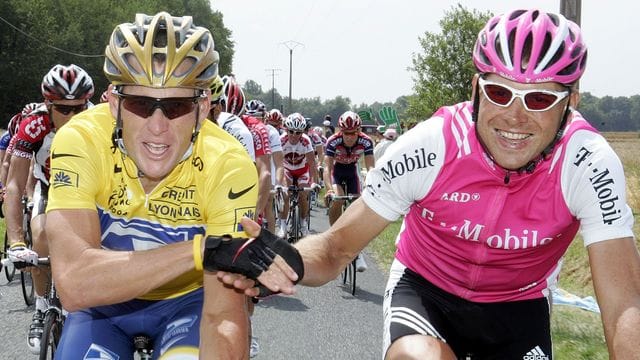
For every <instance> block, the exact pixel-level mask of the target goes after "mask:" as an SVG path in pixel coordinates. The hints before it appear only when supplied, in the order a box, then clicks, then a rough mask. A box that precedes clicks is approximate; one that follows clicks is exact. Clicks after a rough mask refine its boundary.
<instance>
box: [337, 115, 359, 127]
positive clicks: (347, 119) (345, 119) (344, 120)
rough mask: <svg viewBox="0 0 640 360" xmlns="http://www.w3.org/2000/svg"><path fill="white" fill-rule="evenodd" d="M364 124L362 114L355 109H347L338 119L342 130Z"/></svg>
mask: <svg viewBox="0 0 640 360" xmlns="http://www.w3.org/2000/svg"><path fill="white" fill-rule="evenodd" d="M360 125H362V120H360V115H358V114H356V113H355V112H353V111H345V112H344V114H342V115H340V118H339V119H338V126H339V127H340V128H341V129H342V131H344V130H347V131H352V130H356V129H357V128H359V127H360Z"/></svg>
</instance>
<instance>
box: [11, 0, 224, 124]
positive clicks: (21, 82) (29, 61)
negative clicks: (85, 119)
mask: <svg viewBox="0 0 640 360" xmlns="http://www.w3.org/2000/svg"><path fill="white" fill-rule="evenodd" d="M160 11H167V12H169V13H170V14H171V15H174V16H181V15H191V16H193V21H194V23H195V24H197V25H200V26H204V27H206V28H208V29H210V30H211V33H212V34H213V38H214V43H215V47H216V50H217V51H218V53H219V54H220V71H221V73H224V74H226V73H230V72H231V68H232V60H233V54H234V49H233V42H232V40H231V31H230V30H229V29H227V28H226V27H225V26H224V23H223V17H222V14H221V13H219V12H216V11H214V10H213V9H212V8H211V6H210V4H209V1H208V0H188V1H175V0H129V1H117V0H93V1H85V0H64V1H62V0H2V5H1V6H0V29H1V30H0V78H1V79H2V80H3V81H2V85H0V86H1V89H2V91H0V126H2V127H5V126H6V123H7V122H8V120H9V119H10V118H11V116H13V115H14V114H15V113H17V112H19V111H20V110H21V109H22V107H23V106H24V105H25V104H27V103H30V102H36V101H42V94H41V92H40V84H41V82H42V78H43V76H44V75H45V74H46V73H47V72H48V71H49V69H51V67H53V65H55V64H65V65H68V64H76V65H78V66H80V67H82V68H83V69H85V70H86V71H87V72H88V73H89V75H90V76H91V77H92V79H93V81H94V84H95V88H96V92H95V95H94V97H93V98H92V99H91V100H92V101H93V102H94V103H97V102H98V101H99V99H100V95H101V94H102V92H103V91H104V90H106V88H107V85H108V84H107V79H106V78H105V76H104V74H103V72H102V67H103V64H104V50H105V47H106V46H107V44H108V41H109V37H110V35H111V32H112V31H113V29H114V28H115V26H116V25H118V24H121V23H125V22H133V21H134V19H135V14H136V13H144V14H155V13H157V12H160Z"/></svg>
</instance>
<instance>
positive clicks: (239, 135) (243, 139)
mask: <svg viewBox="0 0 640 360" xmlns="http://www.w3.org/2000/svg"><path fill="white" fill-rule="evenodd" d="M223 90H224V84H223V82H222V78H220V76H216V78H215V80H214V82H213V85H211V110H209V119H210V120H212V121H213V122H214V123H216V124H218V126H220V127H221V128H222V129H223V130H224V131H226V132H228V133H229V134H231V135H233V137H234V138H236V139H237V140H238V141H239V142H240V144H242V146H243V147H244V149H245V150H247V152H248V153H249V156H250V157H251V160H253V161H254V162H255V161H256V152H255V150H254V147H253V137H252V136H251V132H250V131H249V129H248V128H247V125H245V124H244V122H242V119H240V118H239V117H238V116H236V115H234V114H231V113H228V112H225V111H222V96H223ZM225 110H226V109H225Z"/></svg>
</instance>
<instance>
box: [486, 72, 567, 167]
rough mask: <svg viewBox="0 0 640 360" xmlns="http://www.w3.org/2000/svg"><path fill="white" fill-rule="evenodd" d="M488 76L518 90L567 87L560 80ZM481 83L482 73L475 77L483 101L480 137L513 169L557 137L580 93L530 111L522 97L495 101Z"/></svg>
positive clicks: (501, 162)
mask: <svg viewBox="0 0 640 360" xmlns="http://www.w3.org/2000/svg"><path fill="white" fill-rule="evenodd" d="M485 79H486V80H488V81H490V82H493V83H497V84H502V85H506V86H508V87H511V88H513V89H516V90H532V89H536V90H550V91H564V90H566V88H565V87H563V86H562V85H561V84H558V83H539V84H521V83H517V82H514V81H510V80H507V79H505V78H502V77H500V76H498V75H495V74H487V75H485ZM477 83H478V76H476V77H474V88H475V89H476V91H479V101H480V107H479V111H478V122H477V124H476V127H477V130H478V136H479V137H480V139H481V140H482V142H483V143H484V145H485V146H486V148H487V151H488V152H489V154H490V155H491V156H492V157H493V159H494V160H495V161H496V163H498V165H500V166H501V167H503V168H505V169H510V170H516V169H519V168H520V167H522V166H524V165H526V164H527V163H528V162H529V161H531V160H533V159H535V158H536V157H537V156H539V155H540V153H542V151H543V150H544V149H545V148H546V147H547V146H548V145H549V144H550V143H551V142H552V141H553V139H554V137H555V136H556V132H557V130H558V127H559V126H560V122H561V121H562V117H563V115H564V111H565V108H566V106H567V102H568V101H571V104H572V105H575V104H576V103H577V98H578V93H577V92H572V93H571V95H570V97H566V98H564V99H562V100H561V101H559V102H558V103H557V104H555V105H554V106H553V107H551V108H550V109H548V110H545V111H528V110H526V109H525V107H524V106H523V103H522V99H521V98H515V99H513V101H512V102H511V104H509V105H508V106H506V107H503V106H499V105H496V104H494V103H492V102H491V101H490V100H489V99H488V98H487V95H486V93H485V92H484V91H483V90H482V89H480V88H479V87H477Z"/></svg>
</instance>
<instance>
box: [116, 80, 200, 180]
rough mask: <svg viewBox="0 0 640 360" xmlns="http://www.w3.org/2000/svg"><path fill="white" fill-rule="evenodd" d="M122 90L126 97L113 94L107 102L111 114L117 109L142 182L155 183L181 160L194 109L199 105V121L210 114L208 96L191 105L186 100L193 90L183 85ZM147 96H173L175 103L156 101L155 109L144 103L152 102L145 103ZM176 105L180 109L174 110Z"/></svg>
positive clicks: (154, 97) (186, 144) (192, 121)
mask: <svg viewBox="0 0 640 360" xmlns="http://www.w3.org/2000/svg"><path fill="white" fill-rule="evenodd" d="M121 92H122V93H124V94H127V95H129V96H127V97H120V96H112V99H110V105H111V111H112V113H113V114H114V117H115V116H117V112H118V108H120V112H121V116H122V137H123V140H124V145H125V148H126V150H127V152H128V155H129V156H130V157H131V158H132V159H133V160H134V162H135V163H136V165H137V166H138V169H139V170H140V171H142V172H143V173H144V177H143V178H142V181H143V182H145V183H149V185H153V184H156V183H158V182H160V181H161V180H162V179H163V178H164V177H165V176H167V175H168V174H169V173H170V172H171V170H173V169H174V168H175V166H176V165H177V164H178V163H179V162H180V161H181V160H182V157H183V156H184V154H185V152H186V151H187V149H188V148H189V145H190V144H191V135H192V133H193V131H194V128H195V126H196V108H197V107H199V108H200V111H199V117H200V119H197V120H198V121H202V120H203V119H204V118H205V117H206V116H207V115H208V113H209V102H208V99H206V98H202V99H199V100H196V101H195V103H194V104H193V106H191V105H189V102H188V101H186V100H185V99H186V98H193V97H194V96H195V90H193V89H186V88H165V89H154V88H149V87H144V86H125V87H124V88H123V89H121ZM138 96H142V97H138ZM145 97H146V98H145ZM150 98H151V100H155V99H164V100H166V99H168V98H173V99H172V100H178V102H166V103H161V105H160V104H158V103H156V104H155V108H154V106H153V105H152V106H146V107H145V104H146V105H149V104H153V103H149V102H148V100H150ZM162 107H164V109H163V108H162ZM179 108H181V110H180V111H175V109H179ZM172 109H173V110H174V111H173V112H172ZM184 111H186V112H185V113H184V114H182V112H184ZM136 112H137V113H136ZM149 112H151V113H149ZM167 113H168V114H169V116H171V117H173V118H172V119H171V118H170V117H169V116H168V115H167Z"/></svg>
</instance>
